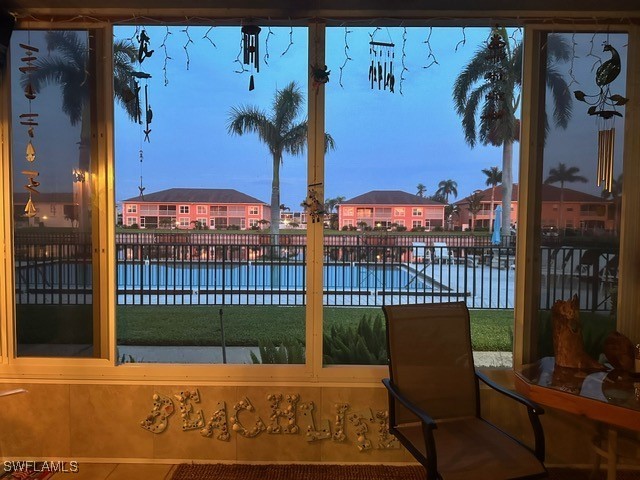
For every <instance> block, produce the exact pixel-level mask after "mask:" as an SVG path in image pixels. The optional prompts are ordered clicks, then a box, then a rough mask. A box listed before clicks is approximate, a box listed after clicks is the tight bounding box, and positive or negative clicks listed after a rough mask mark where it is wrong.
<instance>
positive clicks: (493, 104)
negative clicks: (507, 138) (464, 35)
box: [480, 27, 507, 122]
mask: <svg viewBox="0 0 640 480" xmlns="http://www.w3.org/2000/svg"><path fill="white" fill-rule="evenodd" d="M506 46H507V42H505V40H504V39H503V38H502V35H500V33H499V31H498V28H497V27H496V28H494V29H493V31H492V32H491V38H490V39H489V42H488V43H487V54H486V56H485V58H486V60H487V62H488V63H489V65H491V69H490V70H489V71H488V72H487V73H486V74H485V79H486V80H488V82H489V84H490V85H491V90H489V93H487V95H486V97H485V98H486V100H487V102H486V107H485V110H484V113H483V114H482V115H481V117H480V118H482V119H483V120H488V121H490V122H494V121H496V120H498V119H500V118H502V116H503V115H504V113H505V110H504V90H503V81H504V76H505V72H504V68H503V66H502V63H503V61H504V59H505V58H506V52H505V49H506Z"/></svg>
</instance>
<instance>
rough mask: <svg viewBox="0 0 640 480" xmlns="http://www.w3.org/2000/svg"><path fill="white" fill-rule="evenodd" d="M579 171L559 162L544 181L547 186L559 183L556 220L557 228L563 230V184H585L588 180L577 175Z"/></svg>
mask: <svg viewBox="0 0 640 480" xmlns="http://www.w3.org/2000/svg"><path fill="white" fill-rule="evenodd" d="M579 171H580V169H579V168H578V167H569V168H567V166H566V165H565V164H564V163H562V162H560V163H559V164H558V167H557V168H550V169H549V176H548V177H547V179H546V180H545V181H544V183H546V184H547V185H549V184H551V183H559V184H560V215H559V220H558V228H564V223H563V219H562V217H563V215H562V213H563V212H562V202H563V200H564V184H565V183H574V182H582V183H586V182H587V181H588V180H587V179H586V177H583V176H582V175H578V172H579Z"/></svg>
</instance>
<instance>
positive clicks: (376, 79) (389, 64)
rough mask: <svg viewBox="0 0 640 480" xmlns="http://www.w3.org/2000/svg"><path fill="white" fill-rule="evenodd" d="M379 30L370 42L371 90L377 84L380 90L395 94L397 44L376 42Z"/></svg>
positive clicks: (373, 34)
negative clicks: (394, 72)
mask: <svg viewBox="0 0 640 480" xmlns="http://www.w3.org/2000/svg"><path fill="white" fill-rule="evenodd" d="M378 30H379V28H376V29H375V30H374V31H373V33H372V34H370V35H369V36H370V37H371V41H370V42H369V55H370V57H371V64H370V65H369V82H371V89H373V88H374V87H375V86H376V84H377V86H378V90H386V89H387V88H388V89H389V91H390V92H391V93H393V92H394V87H395V82H396V79H395V76H394V75H393V60H394V57H395V51H394V49H395V44H394V43H393V42H391V38H389V42H377V41H376V40H375V35H376V32H377V31H378Z"/></svg>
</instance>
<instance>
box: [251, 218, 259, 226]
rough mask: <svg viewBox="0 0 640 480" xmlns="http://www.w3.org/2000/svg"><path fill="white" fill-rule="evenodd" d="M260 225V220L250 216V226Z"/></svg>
mask: <svg viewBox="0 0 640 480" xmlns="http://www.w3.org/2000/svg"><path fill="white" fill-rule="evenodd" d="M257 226H258V220H256V219H255V218H250V219H249V227H250V228H251V227H257Z"/></svg>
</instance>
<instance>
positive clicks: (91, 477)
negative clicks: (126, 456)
mask: <svg viewBox="0 0 640 480" xmlns="http://www.w3.org/2000/svg"><path fill="white" fill-rule="evenodd" d="M79 467H80V468H79V471H78V472H77V473H62V472H58V473H56V474H55V475H54V476H53V477H51V478H52V480H63V479H66V478H68V479H69V480H132V479H144V480H170V479H171V476H172V475H173V472H174V470H175V469H176V468H177V465H154V464H133V463H80V465H79Z"/></svg>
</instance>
